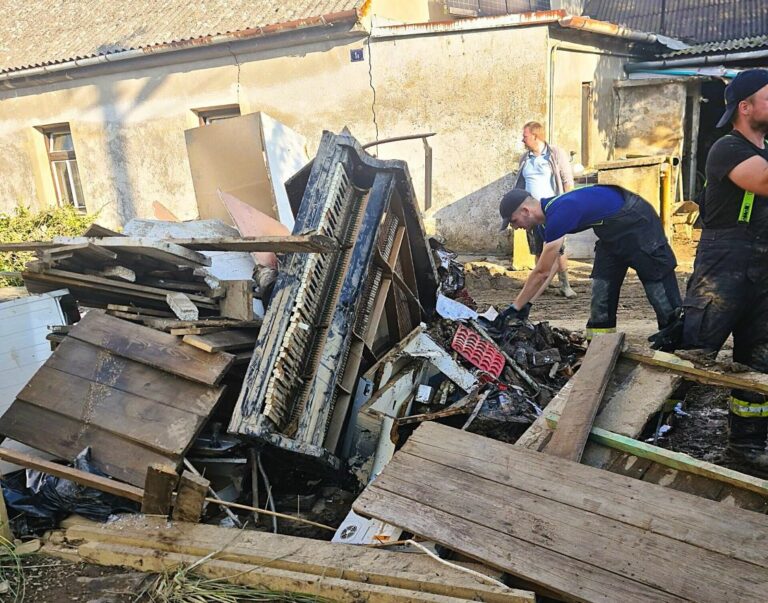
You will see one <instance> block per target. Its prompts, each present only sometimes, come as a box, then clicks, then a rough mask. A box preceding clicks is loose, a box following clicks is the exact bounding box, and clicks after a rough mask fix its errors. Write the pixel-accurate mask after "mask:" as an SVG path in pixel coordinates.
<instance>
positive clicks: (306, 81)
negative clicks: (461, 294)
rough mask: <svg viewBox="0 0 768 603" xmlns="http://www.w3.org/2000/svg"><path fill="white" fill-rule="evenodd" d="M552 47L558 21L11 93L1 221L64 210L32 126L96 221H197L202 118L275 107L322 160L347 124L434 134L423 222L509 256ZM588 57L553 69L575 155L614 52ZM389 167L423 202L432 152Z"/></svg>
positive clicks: (0, 150) (560, 116) (544, 104)
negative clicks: (597, 84)
mask: <svg viewBox="0 0 768 603" xmlns="http://www.w3.org/2000/svg"><path fill="white" fill-rule="evenodd" d="M353 48H354V49H358V48H363V49H364V52H365V60H364V61H362V62H354V63H353V62H351V61H350V50H351V49H353ZM549 49H550V37H549V31H548V27H547V26H546V25H539V26H529V27H511V28H506V29H490V30H485V31H461V32H446V31H438V30H435V31H430V32H427V33H420V34H418V35H411V36H395V37H393V36H389V37H386V38H382V37H378V38H372V39H371V40H370V45H369V43H368V40H367V39H366V35H365V32H362V33H361V34H360V36H359V37H358V38H357V39H352V40H347V41H343V42H340V41H337V42H323V43H317V44H304V45H301V46H294V47H291V48H282V49H278V50H270V51H264V52H259V53H251V54H248V55H239V56H238V57H237V63H238V64H239V66H238V65H237V64H235V61H234V59H233V58H231V57H228V58H224V59H216V60H209V61H205V62H202V61H201V62H197V63H194V64H183V65H175V66H169V67H162V68H154V69H149V70H143V71H140V72H136V73H132V74H125V75H113V76H100V77H95V78H92V79H90V80H81V81H73V82H70V83H65V84H56V85H50V86H47V87H44V88H41V87H38V88H27V89H20V90H17V91H3V92H0V211H4V210H8V209H10V208H11V207H12V206H13V205H15V204H17V203H25V204H32V205H35V204H37V205H41V204H46V203H47V204H50V203H52V202H53V187H52V185H51V176H50V170H49V167H48V164H47V158H46V155H45V151H44V147H43V139H42V135H41V134H40V133H39V132H38V131H37V130H35V126H40V125H44V124H51V123H59V122H69V124H70V126H71V129H72V133H73V137H74V141H75V149H76V153H77V159H78V163H79V168H80V174H81V179H82V183H83V192H84V196H85V199H86V203H87V205H88V207H89V209H92V210H99V211H100V217H99V221H100V222H101V223H103V224H104V225H106V226H119V225H121V224H123V223H124V222H125V221H126V220H128V219H130V218H133V217H152V203H153V202H154V201H160V202H161V203H163V204H164V205H166V206H167V207H168V208H169V209H170V210H171V211H172V212H174V213H175V214H176V215H177V216H179V217H180V218H181V219H192V218H195V217H196V214H197V208H196V203H195V195H194V190H193V188H192V180H191V175H190V172H189V166H188V162H187V156H186V146H185V142H184V130H185V129H187V128H191V127H196V126H197V124H198V122H197V117H196V115H195V114H194V112H193V111H192V110H193V109H198V108H204V107H214V106H219V105H227V104H235V103H239V105H240V107H241V112H242V113H250V112H254V111H264V112H266V113H268V114H270V115H272V116H273V117H275V118H276V119H278V120H280V121H282V122H283V123H285V124H286V125H287V126H289V127H291V128H293V129H295V130H296V131H297V132H299V133H300V134H302V135H304V136H305V137H306V138H307V141H308V144H309V147H310V148H309V149H308V150H309V153H310V155H312V154H313V152H314V150H315V148H316V145H317V143H318V141H319V138H320V134H321V133H322V131H323V130H324V129H328V130H332V131H339V130H340V129H341V128H342V127H344V126H345V125H346V126H349V128H350V129H351V131H352V133H353V134H354V135H355V136H356V137H357V138H358V139H359V140H360V141H361V142H368V141H371V140H374V139H375V137H376V128H377V127H378V136H379V138H381V139H383V138H388V137H393V136H400V135H404V134H412V133H420V132H430V131H431V132H435V133H436V135H435V136H434V137H433V138H431V139H430V145H431V146H432V148H433V208H432V210H431V211H430V212H428V216H427V218H428V219H427V222H428V223H429V224H431V225H432V226H433V227H435V228H437V229H438V230H440V232H441V233H442V234H444V235H445V236H446V237H447V239H448V241H449V243H450V244H452V245H455V246H457V247H459V248H464V249H476V250H479V251H484V252H488V251H499V252H504V251H505V250H507V249H508V241H507V239H506V235H500V234H498V233H497V229H498V216H497V204H498V197H499V194H500V193H501V192H503V191H504V189H505V188H507V187H508V186H509V181H510V178H511V176H510V172H511V171H512V170H514V169H515V168H516V166H517V159H518V157H519V154H520V153H521V152H522V150H523V147H522V143H521V141H520V129H521V127H522V125H523V124H524V123H525V122H526V121H528V120H530V119H538V120H541V121H543V122H544V123H547V120H548V119H549V110H548V91H549V78H550V71H549V70H550V60H549V57H550V52H549ZM563 56H569V55H563ZM590 57H592V55H589V54H584V53H581V54H578V55H574V57H573V59H572V60H571V58H570V57H569V58H568V59H565V58H561V53H559V52H558V54H557V56H556V60H555V69H556V72H555V74H556V75H559V76H562V77H557V78H556V80H557V82H558V83H557V87H556V94H555V103H556V107H557V111H556V115H555V117H554V118H555V122H554V123H555V129H554V132H553V135H554V139H555V140H556V141H558V140H559V139H560V138H562V139H563V140H564V141H565V144H566V145H571V144H576V142H573V143H572V142H571V139H570V138H569V137H571V136H572V134H573V132H572V130H575V131H576V132H577V133H579V129H578V126H576V127H574V128H571V127H570V125H571V124H572V123H575V124H578V123H579V121H580V118H579V119H575V118H572V117H571V116H570V114H569V113H567V111H566V109H568V110H570V109H569V107H570V104H571V102H572V99H571V93H572V91H573V90H576V91H577V94H580V89H581V81H587V80H584V78H589V77H590V73H591V74H592V75H594V69H595V68H596V67H598V66H601V65H604V63H603V62H602V61H603V58H602V57H599V56H595V57H592V58H590ZM617 65H618V63H617ZM617 69H618V67H617ZM369 70H370V79H369ZM561 71H565V72H566V73H561ZM606 81H607V79H606ZM605 85H607V84H605ZM374 99H375V101H374ZM374 113H375V117H376V120H375V123H374V119H373V116H374ZM572 119H574V120H575V121H571V120H572ZM568 148H570V147H568ZM574 150H578V148H576V149H574ZM380 156H381V157H384V158H399V159H405V160H406V161H408V164H409V167H410V170H411V174H412V176H413V180H414V186H415V188H416V191H417V194H418V196H419V198H420V201H422V202H423V190H424V179H423V174H424V152H423V146H422V143H421V142H420V141H411V142H399V143H393V144H389V145H384V146H382V147H381V148H380Z"/></svg>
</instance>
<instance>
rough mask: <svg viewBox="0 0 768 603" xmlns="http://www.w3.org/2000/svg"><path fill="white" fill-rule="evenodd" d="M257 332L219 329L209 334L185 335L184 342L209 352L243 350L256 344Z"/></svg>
mask: <svg viewBox="0 0 768 603" xmlns="http://www.w3.org/2000/svg"><path fill="white" fill-rule="evenodd" d="M256 336H257V334H256V333H253V332H248V331H235V330H231V331H219V332H218V333H209V334H208V335H184V340H183V341H184V343H187V344H189V345H191V346H194V347H196V348H198V349H201V350H203V351H205V352H208V353H209V354H213V353H216V352H226V351H229V350H242V349H243V348H251V349H253V347H254V346H255V345H256Z"/></svg>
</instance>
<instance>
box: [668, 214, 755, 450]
mask: <svg viewBox="0 0 768 603" xmlns="http://www.w3.org/2000/svg"><path fill="white" fill-rule="evenodd" d="M684 307H685V322H684V326H683V343H682V346H681V347H682V348H683V349H700V350H706V351H709V352H711V353H712V354H713V355H715V354H717V352H718V351H719V350H720V348H721V347H722V346H723V344H724V343H725V340H726V339H727V338H728V336H729V335H731V334H733V359H734V361H736V362H740V363H742V364H746V365H748V366H750V367H752V368H753V369H755V370H756V371H760V372H763V373H768V239H760V238H757V237H754V236H749V235H748V233H747V231H746V228H744V227H736V228H729V229H722V230H710V229H705V230H704V231H703V232H702V236H701V241H700V242H699V247H698V249H697V251H696V261H695V263H694V267H693V275H691V278H690V280H689V281H688V288H687V291H686V295H685V302H684ZM729 406H730V408H729V411H730V413H729V414H730V416H729V420H730V424H731V438H732V440H733V439H734V438H735V439H741V440H742V441H746V442H747V444H750V443H751V444H752V445H754V446H761V447H764V446H765V445H766V439H768V399H767V398H766V396H764V395H762V394H757V393H755V392H749V391H745V390H738V389H734V390H732V391H731V400H730V405H729Z"/></svg>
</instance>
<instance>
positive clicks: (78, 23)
mask: <svg viewBox="0 0 768 603" xmlns="http://www.w3.org/2000/svg"><path fill="white" fill-rule="evenodd" d="M0 4H2V17H0V72H5V71H15V70H19V69H24V68H27V67H35V66H39V65H47V64H52V63H60V62H64V61H67V60H71V59H82V58H86V57H91V56H97V55H104V54H110V53H115V52H121V51H124V50H132V49H137V48H146V47H149V46H156V45H160V44H169V43H173V42H180V41H184V40H194V39H197V38H203V37H206V36H212V35H217V34H225V33H230V32H237V31H243V30H247V29H252V28H258V27H265V26H267V25H272V24H277V23H286V22H291V21H296V20H299V19H308V18H310V17H319V16H322V15H327V14H330V13H338V12H343V11H349V10H352V9H356V8H360V7H362V6H363V5H364V4H366V0H192V1H190V0H107V1H104V0H77V1H76V2H75V1H73V0H2V2H1V3H0Z"/></svg>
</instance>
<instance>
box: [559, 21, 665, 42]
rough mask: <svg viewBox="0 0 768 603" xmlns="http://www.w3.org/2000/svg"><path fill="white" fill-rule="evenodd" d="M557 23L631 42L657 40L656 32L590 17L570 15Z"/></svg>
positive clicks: (569, 27)
mask: <svg viewBox="0 0 768 603" xmlns="http://www.w3.org/2000/svg"><path fill="white" fill-rule="evenodd" d="M558 24H559V25H560V26H561V27H566V28H568V29H579V30H582V31H589V32H592V33H596V34H601V35H604V36H614V37H616V38H624V39H627V40H632V41H633V42H643V43H645V44H655V43H656V42H658V41H659V38H658V36H657V35H656V34H652V33H647V32H644V31H637V30H635V29H629V28H628V27H622V26H621V25H616V24H614V23H608V22H607V21H598V20H597V19H590V18H589V17H579V16H576V15H571V16H569V17H565V18H564V19H560V20H559V21H558Z"/></svg>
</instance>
